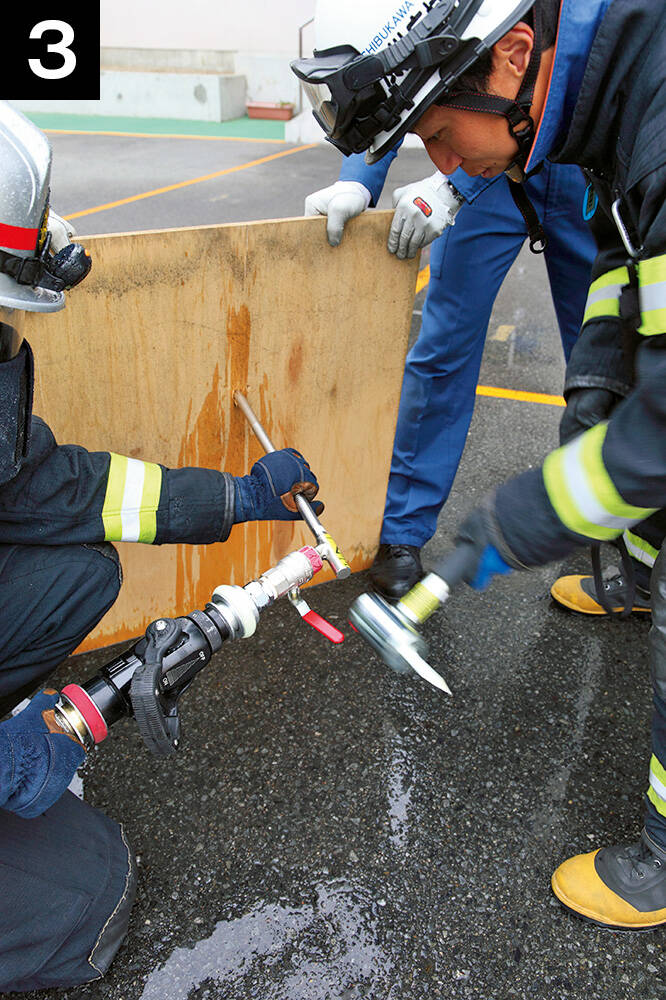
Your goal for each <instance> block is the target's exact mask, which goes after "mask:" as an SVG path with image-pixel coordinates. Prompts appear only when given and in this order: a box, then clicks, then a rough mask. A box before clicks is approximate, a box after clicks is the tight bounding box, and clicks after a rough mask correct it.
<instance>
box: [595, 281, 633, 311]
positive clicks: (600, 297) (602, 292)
mask: <svg viewBox="0 0 666 1000" xmlns="http://www.w3.org/2000/svg"><path fill="white" fill-rule="evenodd" d="M624 285H626V281H625V282H624V284H619V283H618V284H617V285H606V287H605V288H598V289H597V290H596V291H595V292H593V291H592V290H591V289H590V294H589V295H588V297H587V302H586V309H587V308H588V307H589V306H592V305H594V304H595V302H604V301H605V300H606V299H619V297H620V292H621V291H622V289H623V287H624Z"/></svg>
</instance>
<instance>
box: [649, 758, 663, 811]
mask: <svg viewBox="0 0 666 1000" xmlns="http://www.w3.org/2000/svg"><path fill="white" fill-rule="evenodd" d="M648 798H649V800H650V802H651V803H652V805H653V806H654V807H655V809H656V810H657V812H658V813H660V814H661V815H662V816H666V768H664V767H662V765H661V764H660V763H659V761H658V760H657V758H656V757H655V755H654V754H652V759H651V760H650V788H649V789H648Z"/></svg>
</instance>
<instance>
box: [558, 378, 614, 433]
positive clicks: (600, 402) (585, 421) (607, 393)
mask: <svg viewBox="0 0 666 1000" xmlns="http://www.w3.org/2000/svg"><path fill="white" fill-rule="evenodd" d="M621 399H622V396H620V395H618V393H616V392H613V391H612V390H611V389H599V388H597V387H596V386H585V387H582V388H578V389H572V390H571V392H570V393H569V396H568V399H567V408H566V410H565V411H564V415H563V417H562V420H561V421H560V444H566V443H567V441H571V439H572V438H575V437H577V436H578V435H579V434H582V433H583V431H587V430H589V429H590V427H594V426H595V425H596V424H598V423H600V422H601V421H602V420H607V419H608V417H609V416H610V414H611V411H612V410H613V409H614V408H615V406H617V404H618V403H619V402H620V400H621Z"/></svg>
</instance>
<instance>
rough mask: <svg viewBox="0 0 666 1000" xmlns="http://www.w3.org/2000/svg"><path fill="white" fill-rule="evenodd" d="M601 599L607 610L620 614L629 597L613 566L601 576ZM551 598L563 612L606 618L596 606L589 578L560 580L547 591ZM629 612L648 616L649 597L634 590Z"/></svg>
mask: <svg viewBox="0 0 666 1000" xmlns="http://www.w3.org/2000/svg"><path fill="white" fill-rule="evenodd" d="M603 585H604V596H605V598H606V601H607V603H608V604H610V606H611V607H613V608H617V609H618V611H622V609H623V608H624V607H626V600H627V596H628V593H629V589H628V587H627V583H626V580H625V578H624V577H623V575H622V573H621V572H620V570H619V569H618V567H617V566H609V567H608V568H607V569H606V570H605V571H604V574H603ZM550 593H551V596H552V597H553V598H554V599H555V600H556V601H557V603H558V604H561V605H562V606H563V607H565V608H569V609H570V610H571V611H580V612H581V613H582V614H584V615H606V614H608V612H607V611H606V609H605V608H604V607H603V605H602V604H601V603H600V601H599V599H598V596H597V590H596V587H595V584H594V577H592V576H561V577H560V578H559V579H558V580H556V581H555V583H554V584H553V586H552V587H551V588H550ZM631 610H632V611H640V612H642V613H643V614H645V613H649V612H650V594H649V591H647V590H644V589H643V588H642V587H638V586H637V587H636V592H635V595H634V600H633V604H632V607H631Z"/></svg>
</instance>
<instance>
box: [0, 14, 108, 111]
mask: <svg viewBox="0 0 666 1000" xmlns="http://www.w3.org/2000/svg"><path fill="white" fill-rule="evenodd" d="M3 36H4V37H3V41H4V46H3V48H4V52H3V60H2V62H3V72H2V78H1V82H0V98H2V99H3V100H6V101H22V100H34V99H39V100H44V99H51V100H54V101H57V100H59V99H60V100H69V101H72V100H74V101H84V100H85V101H95V100H99V56H100V40H99V2H97V3H95V2H94V0H93V2H92V3H85V4H76V5H74V4H72V3H67V4H63V3H57V2H55V3H35V4H30V5H29V6H28V7H27V8H26V9H25V10H21V9H20V8H19V7H16V6H15V7H13V8H12V11H11V17H8V18H7V21H6V24H5V27H4V29H3Z"/></svg>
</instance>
